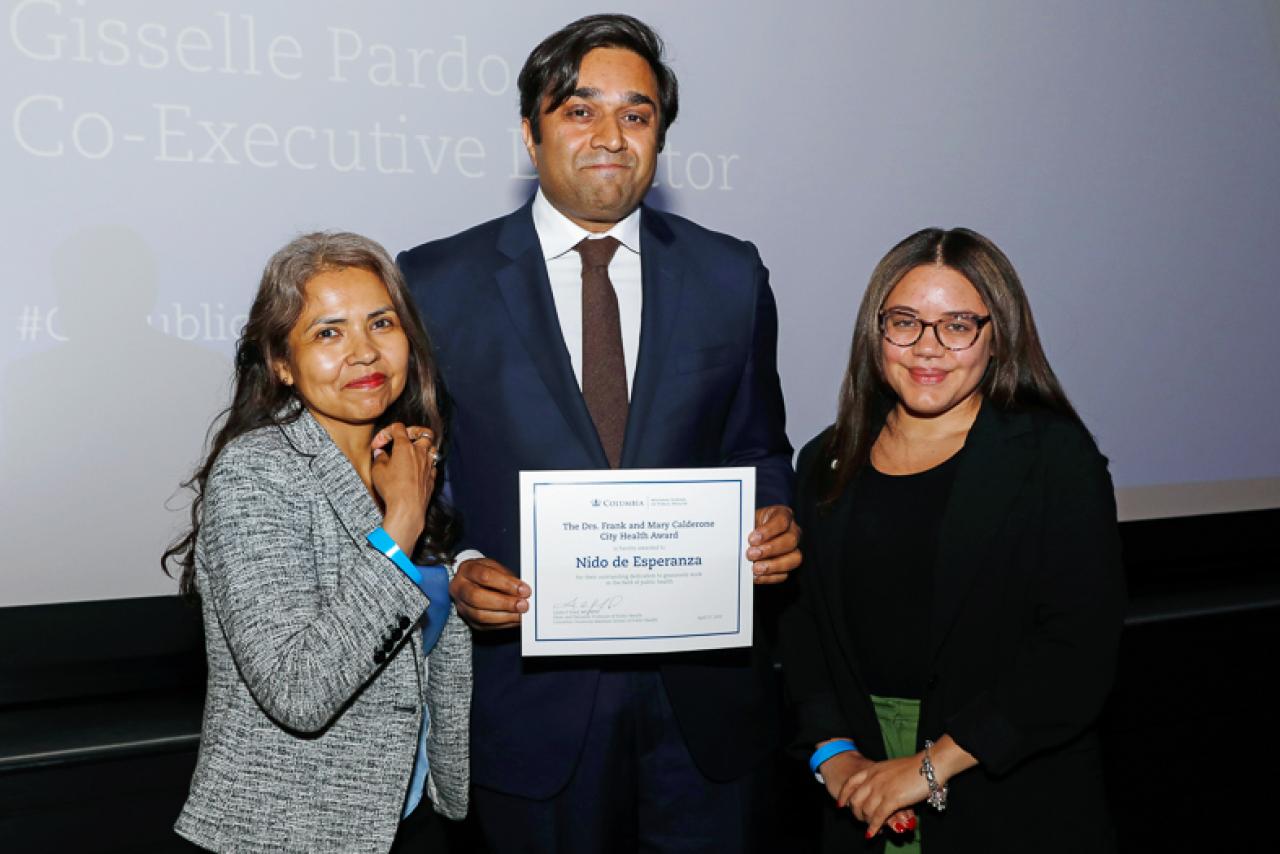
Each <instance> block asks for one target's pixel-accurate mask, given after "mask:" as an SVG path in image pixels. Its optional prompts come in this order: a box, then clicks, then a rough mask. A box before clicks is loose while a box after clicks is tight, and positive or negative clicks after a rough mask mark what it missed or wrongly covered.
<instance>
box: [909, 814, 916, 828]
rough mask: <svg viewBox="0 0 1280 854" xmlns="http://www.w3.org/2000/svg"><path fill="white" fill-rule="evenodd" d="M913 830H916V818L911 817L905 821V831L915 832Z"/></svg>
mask: <svg viewBox="0 0 1280 854" xmlns="http://www.w3.org/2000/svg"><path fill="white" fill-rule="evenodd" d="M915 829H916V817H915V816H911V818H909V819H907V830H915Z"/></svg>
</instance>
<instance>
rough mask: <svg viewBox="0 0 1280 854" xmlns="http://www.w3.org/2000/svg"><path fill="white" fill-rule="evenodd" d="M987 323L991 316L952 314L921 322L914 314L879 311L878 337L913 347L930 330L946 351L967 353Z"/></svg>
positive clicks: (902, 345) (892, 342)
mask: <svg viewBox="0 0 1280 854" xmlns="http://www.w3.org/2000/svg"><path fill="white" fill-rule="evenodd" d="M990 322H991V315H989V314H988V315H985V316H984V315H977V314H969V313H968V312H956V313H954V314H948V315H947V316H946V317H943V318H941V319H939V320H921V319H920V318H918V317H916V316H915V315H914V314H912V313H911V312H908V311H901V310H900V309H891V310H889V311H882V312H880V334H882V335H883V336H884V340H886V341H888V342H889V343H890V344H892V345H894V346H895V347H913V346H915V343H916V342H917V341H919V340H920V338H921V336H923V335H924V330H925V329H926V328H928V327H933V335H934V337H935V338H937V339H938V343H939V344H941V345H942V346H943V347H946V348H947V349H948V350H968V349H969V348H970V347H972V346H973V345H974V344H976V343H978V336H979V335H981V334H982V327H984V326H986V325H987V324H988V323H990Z"/></svg>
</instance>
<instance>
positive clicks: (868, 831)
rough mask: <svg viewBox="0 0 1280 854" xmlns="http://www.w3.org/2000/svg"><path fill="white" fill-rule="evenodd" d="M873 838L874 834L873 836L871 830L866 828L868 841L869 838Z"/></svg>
mask: <svg viewBox="0 0 1280 854" xmlns="http://www.w3.org/2000/svg"><path fill="white" fill-rule="evenodd" d="M873 836H875V834H874V833H872V832H871V828H869V827H868V828H867V838H868V839H870V838H871V837H873Z"/></svg>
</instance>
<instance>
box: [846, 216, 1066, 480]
mask: <svg viewBox="0 0 1280 854" xmlns="http://www.w3.org/2000/svg"><path fill="white" fill-rule="evenodd" d="M927 265H939V266H943V267H948V268H950V269H952V270H955V271H956V272H957V273H959V274H960V275H962V276H964V277H965V278H966V279H968V280H969V282H970V284H972V285H973V287H974V288H975V289H976V290H977V291H978V293H979V294H980V295H981V296H982V301H983V302H984V303H986V305H987V310H988V311H989V312H990V313H991V324H990V325H991V334H992V339H991V341H992V344H991V362H990V363H989V364H988V365H987V370H986V373H984V374H983V377H982V381H981V382H980V383H979V385H978V391H979V392H980V393H981V394H982V396H983V399H984V400H985V401H986V402H987V403H988V404H989V405H993V406H996V407H999V408H1001V409H1014V408H1029V407H1039V408H1043V409H1048V410H1051V411H1054V412H1058V413H1060V414H1062V415H1065V416H1067V417H1068V418H1071V419H1073V420H1075V421H1079V420H1080V418H1079V416H1078V415H1076V411H1075V409H1074V408H1073V407H1072V406H1071V402H1070V401H1069V400H1068V399H1067V395H1066V393H1065V392H1064V391H1063V390H1062V386H1061V385H1060V384H1059V383H1058V378H1057V377H1056V376H1054V373H1053V369H1052V368H1051V367H1049V360H1048V359H1047V358H1046V357H1045V355H1044V348H1043V347H1042V346H1041V345H1040V335H1039V333H1038V332H1036V323H1035V319H1034V318H1033V317H1032V316H1031V304H1030V303H1029V302H1028V301H1027V295H1026V292H1025V291H1024V290H1023V289H1022V282H1021V281H1020V280H1019V279H1018V274H1017V272H1016V271H1015V270H1014V269H1013V264H1012V263H1010V261H1009V259H1008V258H1007V257H1006V256H1005V254H1004V253H1003V252H1001V251H1000V249H999V248H998V247H997V246H996V245H995V244H994V243H992V242H991V241H990V240H988V239H987V238H985V237H983V236H982V235H981V234H978V233H977V232H976V231H971V230H970V229H967V228H953V229H951V230H950V231H944V230H943V229H940V228H926V229H923V230H922V231H917V232H916V233H915V234H913V235H911V236H910V237H908V238H906V239H905V240H903V241H902V242H901V243H899V244H898V245H897V246H895V247H893V248H892V249H890V250H889V253H888V254H887V255H885V256H884V258H882V259H881V260H880V263H879V264H877V265H876V268H875V271H874V272H873V273H872V274H871V281H870V283H869V284H868V285H867V290H866V293H865V294H863V296H862V304H861V305H860V306H859V307H858V319H857V321H856V322H855V324H854V327H853V344H852V345H851V347H850V349H849V366H848V368H846V370H845V374H844V381H843V382H842V383H841V385H840V400H839V409H838V411H837V414H836V423H835V426H834V428H833V429H832V431H831V433H830V434H829V436H828V439H827V443H826V447H825V452H824V454H823V460H824V464H823V466H822V470H823V472H824V478H825V486H824V488H823V489H822V490H821V496H822V501H823V502H824V503H830V502H832V501H835V500H836V499H837V498H839V497H840V494H841V493H842V492H843V491H844V489H845V487H846V486H848V484H849V481H850V480H852V479H853V476H854V475H855V474H857V473H858V471H859V470H860V469H861V468H862V467H863V466H865V465H866V464H867V462H868V460H869V459H870V457H871V446H872V444H874V443H875V439H876V433H877V431H878V430H879V427H880V426H881V424H882V423H883V421H884V418H885V415H886V414H887V412H888V411H889V409H891V408H892V406H893V404H894V403H895V402H896V400H897V397H896V395H895V394H894V392H893V389H892V388H891V387H890V386H889V384H888V383H887V382H885V380H884V364H883V360H882V353H881V346H880V338H881V332H880V310H881V309H882V308H883V306H884V301H885V300H886V299H888V297H889V294H890V293H891V292H892V291H893V289H894V287H896V286H897V284H898V282H900V281H901V280H902V278H903V277H904V276H905V275H907V273H909V272H910V271H912V270H914V269H915V268H916V267H920V266H927Z"/></svg>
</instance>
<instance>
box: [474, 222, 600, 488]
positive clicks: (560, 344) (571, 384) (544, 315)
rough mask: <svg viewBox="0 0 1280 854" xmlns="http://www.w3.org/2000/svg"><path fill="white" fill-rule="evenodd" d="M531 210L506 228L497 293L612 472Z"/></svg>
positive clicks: (555, 392) (551, 386)
mask: <svg viewBox="0 0 1280 854" xmlns="http://www.w3.org/2000/svg"><path fill="white" fill-rule="evenodd" d="M531 206H532V205H531V204H527V205H525V206H524V207H523V208H521V209H520V210H518V211H516V212H515V213H513V214H511V216H509V217H507V219H506V221H505V222H504V223H503V226H502V231H501V233H500V235H499V237H498V250H499V251H500V252H501V253H502V254H503V255H504V256H505V257H506V258H507V263H506V264H504V265H502V266H501V267H499V269H498V271H497V273H496V274H495V278H496V279H497V282H498V290H499V292H500V293H501V294H502V299H503V301H504V302H505V303H506V306H507V311H508V313H509V314H510V316H511V323H512V325H513V326H514V327H515V329H516V333H517V335H518V336H519V338H520V341H521V343H522V344H523V345H524V349H525V352H526V353H527V354H528V356H529V359H530V361H532V362H533V364H534V366H535V367H536V368H537V369H538V374H539V375H540V376H541V377H542V381H543V383H545V384H546V387H547V390H548V391H549V392H550V393H551V398H552V399H553V400H554V401H555V402H556V405H557V406H558V407H559V409H560V411H561V413H562V414H563V415H564V418H565V420H566V421H567V422H568V423H569V426H570V428H571V429H572V430H573V433H574V435H575V436H576V437H577V438H578V441H579V442H581V443H582V446H583V447H584V448H586V449H587V451H588V453H590V454H591V456H592V457H593V458H594V461H595V464H596V465H597V466H598V467H600V468H608V467H609V461H608V458H607V457H606V456H605V453H604V448H603V446H601V444H600V437H599V436H598V435H597V434H596V428H595V424H593V423H592V421H591V414H590V413H589V412H588V411H587V404H586V401H585V400H583V398H582V390H581V389H580V388H578V381H577V379H576V378H575V377H574V375H573V363H572V362H570V360H569V350H568V349H567V348H566V347H565V345H564V333H562V332H561V331H560V319H559V316H558V315H557V314H556V306H555V300H554V299H553V298H552V296H551V281H550V280H549V279H548V278H547V264H546V261H545V260H544V259H543V257H542V246H541V244H540V243H539V242H538V234H537V232H536V231H535V230H534V228H533V215H532V213H531V212H530V211H531Z"/></svg>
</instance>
